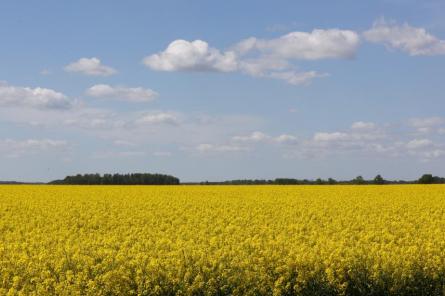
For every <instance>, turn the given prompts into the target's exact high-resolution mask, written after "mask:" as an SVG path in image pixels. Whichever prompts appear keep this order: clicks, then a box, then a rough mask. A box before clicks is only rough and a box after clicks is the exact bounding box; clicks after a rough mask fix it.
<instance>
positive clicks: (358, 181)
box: [352, 176, 366, 185]
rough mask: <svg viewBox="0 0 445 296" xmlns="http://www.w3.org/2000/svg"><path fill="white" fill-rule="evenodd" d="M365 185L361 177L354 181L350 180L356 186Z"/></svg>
mask: <svg viewBox="0 0 445 296" xmlns="http://www.w3.org/2000/svg"><path fill="white" fill-rule="evenodd" d="M365 183H366V181H365V179H363V177H362V176H357V177H356V178H355V179H353V180H352V184H356V185H362V184H365Z"/></svg>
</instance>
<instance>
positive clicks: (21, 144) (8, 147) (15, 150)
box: [0, 139, 68, 157]
mask: <svg viewBox="0 0 445 296" xmlns="http://www.w3.org/2000/svg"><path fill="white" fill-rule="evenodd" d="M67 146H68V143H67V142H66V141H60V140H51V139H39V140H37V139H28V140H12V139H5V140H0V152H1V154H3V155H5V156H6V157H20V156H22V155H25V154H38V153H41V152H44V151H50V150H64V149H66V148H67Z"/></svg>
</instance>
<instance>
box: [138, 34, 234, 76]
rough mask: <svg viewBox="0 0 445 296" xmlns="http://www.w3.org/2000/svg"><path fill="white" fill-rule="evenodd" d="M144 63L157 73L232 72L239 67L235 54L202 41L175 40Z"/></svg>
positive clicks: (147, 58)
mask: <svg viewBox="0 0 445 296" xmlns="http://www.w3.org/2000/svg"><path fill="white" fill-rule="evenodd" d="M143 62H144V64H145V65H146V66H147V67H149V68H150V69H153V70H157V71H198V72H199V71H217V72H231V71H236V70H237V67H238V65H237V58H236V55H235V53H234V52H232V51H228V52H224V53H222V52H220V51H219V50H218V49H216V48H212V47H209V45H208V43H207V42H205V41H202V40H195V41H192V42H189V41H187V40H175V41H173V42H172V43H170V44H169V45H168V47H167V48H166V49H165V50H164V51H162V52H160V53H157V54H153V55H150V56H147V57H145V58H144V61H143Z"/></svg>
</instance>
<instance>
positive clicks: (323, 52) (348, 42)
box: [234, 29, 360, 60]
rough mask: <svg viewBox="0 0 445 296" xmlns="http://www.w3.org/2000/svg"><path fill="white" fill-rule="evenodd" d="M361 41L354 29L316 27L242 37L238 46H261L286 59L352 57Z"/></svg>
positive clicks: (245, 49) (245, 48)
mask: <svg viewBox="0 0 445 296" xmlns="http://www.w3.org/2000/svg"><path fill="white" fill-rule="evenodd" d="M359 43H360V38H359V36H358V34H357V33H356V32H354V31H350V30H339V29H327V30H321V29H315V30H313V31H312V32H298V31H297V32H291V33H289V34H286V35H284V36H281V37H279V38H276V39H269V40H267V39H257V38H255V37H251V38H248V39H245V40H242V41H241V42H239V43H238V44H237V45H235V47H234V48H235V49H236V50H237V52H239V53H240V54H246V53H248V52H251V51H253V50H258V51H260V52H262V53H264V54H267V55H272V56H275V57H279V58H282V59H302V60H318V59H326V58H352V57H354V56H355V53H356V51H357V48H358V46H359Z"/></svg>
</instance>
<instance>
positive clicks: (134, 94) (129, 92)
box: [86, 84, 158, 102]
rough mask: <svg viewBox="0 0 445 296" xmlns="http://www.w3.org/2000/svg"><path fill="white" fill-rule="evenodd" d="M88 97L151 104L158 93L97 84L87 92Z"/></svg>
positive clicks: (144, 89) (142, 89)
mask: <svg viewBox="0 0 445 296" xmlns="http://www.w3.org/2000/svg"><path fill="white" fill-rule="evenodd" d="M86 93H87V95H89V96H91V97H96V98H115V99H118V100H124V101H130V102H150V101H152V100H154V99H155V98H156V97H157V96H158V93H156V92H155V91H153V90H151V89H149V88H142V87H132V88H131V87H122V86H110V85H107V84H96V85H93V86H92V87H90V88H89V89H88V90H87V91H86Z"/></svg>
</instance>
